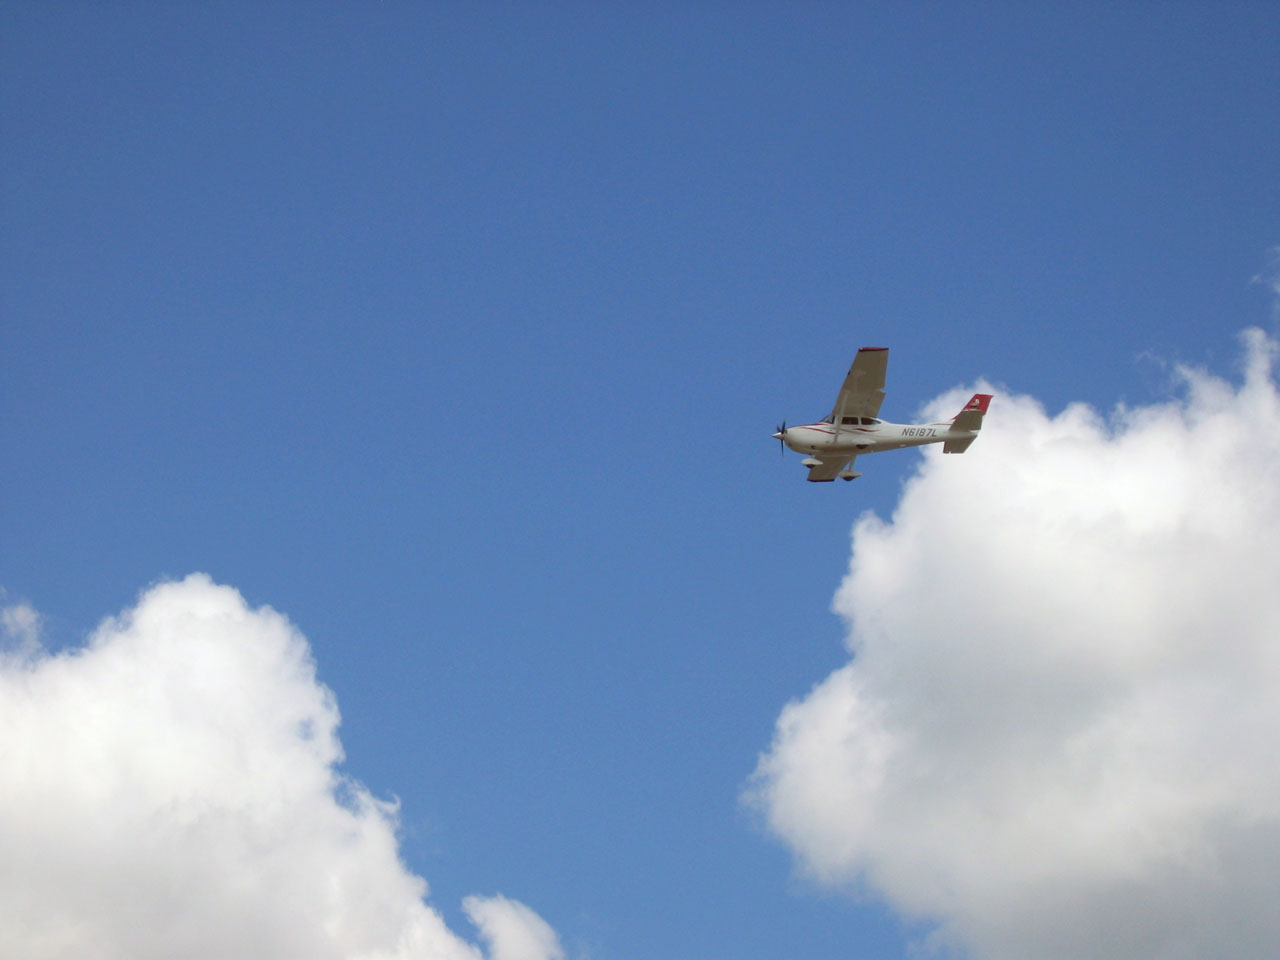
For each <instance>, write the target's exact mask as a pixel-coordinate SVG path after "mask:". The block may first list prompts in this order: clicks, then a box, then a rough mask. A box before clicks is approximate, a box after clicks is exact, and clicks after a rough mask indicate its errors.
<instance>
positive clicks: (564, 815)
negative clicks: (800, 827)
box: [0, 3, 1280, 960]
mask: <svg viewBox="0 0 1280 960" xmlns="http://www.w3.org/2000/svg"><path fill="white" fill-rule="evenodd" d="M0 17H2V18H3V20H2V22H3V27H2V28H0V45H2V46H0V143H2V144H3V145H2V146H0V174H2V176H0V182H3V184H4V186H3V206H2V207H0V224H2V226H3V230H2V231H0V243H2V244H3V250H2V254H0V289H2V290H3V294H2V296H3V302H2V304H0V309H2V311H3V320H2V328H0V338H2V339H0V407H2V410H3V421H2V423H0V431H2V433H0V446H2V447H3V450H4V468H3V471H0V585H3V587H4V588H5V589H6V590H7V592H8V597H9V598H10V599H15V598H16V599H20V600H22V601H26V602H30V603H31V604H32V605H33V606H34V607H36V608H38V609H39V610H40V611H41V612H42V614H43V616H44V618H45V623H46V626H45V643H46V645H47V646H50V647H51V648H54V649H61V648H63V647H73V646H76V645H78V644H80V643H82V642H83V638H84V637H85V635H86V634H87V633H88V632H89V631H90V630H91V629H92V628H93V626H94V625H95V624H96V623H97V622H98V621H99V620H100V619H101V618H102V617H104V616H107V615H109V614H113V613H115V612H117V611H119V610H121V609H124V608H126V607H128V606H130V605H131V604H132V603H133V602H134V601H135V599H136V597H137V595H138V593H139V591H141V590H143V589H144V588H145V587H147V586H148V585H149V584H152V583H154V582H156V581H157V580H159V579H162V578H169V577H182V576H184V575H186V574H187V573H189V572H191V571H204V572H207V573H209V574H210V575H211V576H212V577H213V578H214V579H215V580H216V581H218V582H220V583H225V584H229V585H231V586H234V587H236V588H237V589H238V590H240V591H241V592H242V593H243V594H244V596H245V597H246V598H247V599H248V600H249V602H250V603H252V604H255V605H257V604H269V605H271V606H272V607H274V608H276V609H278V610H280V611H282V612H284V613H285V614H287V615H288V616H289V617H290V618H291V620H292V621H293V622H294V623H295V624H296V625H297V626H298V627H299V628H300V629H301V630H302V631H303V632H304V633H305V634H306V636H307V638H308V640H309V641H310V643H311V645H312V648H313V651H314V655H315V658H316V661H317V664H318V669H319V675H320V679H321V680H322V681H323V682H324V683H326V684H327V685H328V686H329V687H330V688H331V689H332V690H333V691H334V693H335V694H336V696H337V699H338V703H339V706H340V708H341V711H342V717H343V721H342V727H341V737H342V741H343V744H344V747H345V749H346V753H347V761H346V764H345V770H346V771H347V772H348V773H349V774H350V775H351V776H353V777H356V778H358V779H359V780H361V781H363V782H364V783H366V784H367V785H368V786H369V787H370V789H371V790H372V791H373V792H374V794H375V795H378V796H383V797H388V796H392V795H394V796H396V797H398V798H400V801H401V804H402V807H401V818H402V832H403V839H402V855H403V856H404V858H405V860H406V862H407V863H408V865H409V866H410V868H411V869H413V870H414V871H416V872H418V873H420V874H421V875H422V876H424V877H426V878H427V880H428V881H429V883H430V884H431V887H432V895H431V899H432V902H433V903H434V904H435V905H436V906H437V907H438V908H439V909H440V910H441V911H443V912H444V914H445V915H446V917H447V918H448V919H449V920H450V923H451V925H464V924H465V921H463V920H461V919H460V918H461V912H460V908H459V906H458V904H459V903H460V902H461V900H462V898H463V897H464V896H466V895H468V894H470V893H473V892H476V891H482V892H486V893H491V892H499V891H500V892H502V893H504V894H506V895H508V896H511V897H517V898H519V899H520V900H522V901H524V902H525V903H527V904H529V905H530V906H531V907H532V908H533V909H535V910H536V911H537V912H538V913H539V914H540V915H541V916H542V917H544V918H545V919H546V920H547V921H548V922H549V923H550V924H551V925H552V926H553V927H554V928H555V929H556V931H557V932H558V933H559V935H560V937H561V938H562V940H563V942H564V944H565V946H566V949H567V950H568V951H569V953H570V954H571V955H574V956H576V955H585V954H589V955H590V956H591V957H592V958H595V960H610V958H618V960H630V958H637V960H638V958H644V957H658V956H664V957H699V958H711V957H724V958H729V957H751V956H759V957H795V958H800V957H818V956H856V957H867V958H873V957H874V958H898V957H904V956H906V955H907V951H908V942H909V940H910V939H911V938H912V937H913V936H914V935H915V930H916V928H914V927H912V926H910V925H909V924H905V925H904V923H903V921H901V920H899V919H898V917H897V916H896V915H895V914H894V913H893V912H891V911H890V910H889V909H888V908H886V907H884V906H881V905H879V904H878V903H877V902H876V901H875V899H874V898H867V897H863V898H858V897H853V898H851V897H848V896H845V895H843V894H840V893H832V892H830V891H827V890H824V889H820V888H819V887H818V886H816V885H815V884H813V883H811V882H810V881H808V880H805V879H803V878H801V877H798V876H797V875H796V874H795V873H794V871H793V866H792V862H791V858H790V854H789V853H788V852H787V850H786V849H784V847H783V845H782V844H780V843H779V842H778V841H777V840H775V839H772V838H771V837H770V836H769V835H768V834H767V833H766V832H765V830H764V829H763V827H762V826H761V824H760V823H759V822H758V820H757V818H755V817H754V816H753V815H751V814H750V813H749V812H747V811H744V809H743V807H742V806H741V804H740V801H739V795H740V793H741V791H742V789H743V785H744V783H745V782H746V781H747V779H748V777H749V776H750V775H751V773H752V770H753V769H754V768H755V765H756V760H757V756H758V754H759V753H760V752H761V751H763V750H765V749H766V748H767V747H768V745H769V742H770V738H771V736H772V731H773V727H774V723H775V721H776V719H777V717H778V713H779V711H780V710H781V708H782V707H783V705H784V704H786V703H787V702H788V701H789V700H791V699H792V698H795V697H799V696H802V695H804V694H805V693H806V692H807V691H808V690H809V689H810V687H811V686H812V685H813V684H814V683H816V682H818V681H819V680H821V679H822V678H823V677H824V676H825V675H826V674H827V673H828V672H830V671H831V670H832V669H834V668H835V667H836V666H838V665H839V664H840V663H841V662H843V661H844V659H845V654H844V652H843V650H842V647H841V640H842V638H843V635H844V628H843V626H842V624H841V622H840V620H839V619H838V618H837V617H836V616H834V615H833V614H832V613H831V612H830V604H831V600H832V595H833V593H834V591H835V589H836V587H837V586H838V585H839V583H840V581H841V578H842V577H843V575H844V574H845V572H846V569H847V567H848V562H849V536H850V529H851V526H852V524H853V523H854V521H855V519H856V518H857V517H858V516H859V514H861V513H862V512H863V511H864V510H868V509H870V510H874V511H877V512H879V513H880V514H881V515H883V516H886V517H887V516H888V515H890V514H891V513H892V511H893V509H894V506H895V504H896V502H897V500H898V497H899V494H900V493H901V490H902V483H903V481H904V479H905V478H906V477H907V476H908V475H909V474H910V472H911V471H912V470H913V469H914V465H915V463H916V462H917V455H916V454H915V453H913V452H907V453H902V454H896V455H892V456H888V457H885V458H883V459H876V460H874V461H871V462H869V463H868V464H867V465H866V467H863V468H862V469H863V471H864V473H865V476H864V477H863V479H861V480H859V481H857V482H856V483H854V484H848V485H846V484H835V485H808V484H805V483H804V482H803V474H804V471H803V468H802V467H801V466H800V465H799V463H798V458H797V457H795V456H793V455H790V454H788V456H787V457H786V458H785V459H783V458H780V457H779V455H778V452H777V449H776V441H773V440H771V439H770V437H769V434H770V433H772V432H773V430H774V428H775V424H776V423H777V422H778V421H779V420H781V419H783V418H786V419H788V420H790V421H792V422H795V421H799V420H805V419H810V418H816V417H817V416H820V415H822V414H825V413H826V412H827V411H828V409H829V406H830V403H831V402H832V400H833V398H834V393H835V390H836V389H837V387H838V385H839V382H840V378H841V376H842V375H843V373H844V371H845V369H846V368H847V365H848V363H849V360H850V358H851V357H852V355H853V352H854V351H855V350H856V348H857V347H859V346H862V345H883V346H888V347H890V348H891V350H892V353H891V357H892V359H891V361H890V368H889V383H888V396H887V399H886V401H885V405H884V408H883V414H884V415H885V416H886V417H888V418H889V419H897V420H907V419H910V418H911V417H912V416H913V415H915V414H916V413H917V411H918V409H919V407H920V406H921V405H922V404H924V403H925V402H927V401H929V400H931V399H932V398H933V397H935V396H937V395H938V394H939V393H941V392H943V391H945V390H949V389H951V388H953V387H957V386H962V385H966V386H967V385H971V384H973V383H974V382H975V381H976V380H977V378H979V377H985V378H987V379H988V380H989V381H991V382H992V383H994V384H996V385H997V387H998V388H999V387H1004V388H1007V389H1009V390H1014V391H1018V392H1021V393H1028V394H1031V395H1032V396H1035V397H1037V398H1039V399H1040V400H1041V401H1042V402H1043V403H1044V404H1045V405H1046V407H1047V408H1048V409H1049V411H1050V412H1054V411H1057V410H1059V409H1061V408H1062V407H1063V406H1065V405H1066V404H1067V403H1069V402H1072V401H1077V400H1078V401H1084V402H1087V403H1090V404H1093V405H1095V406H1097V407H1099V408H1100V409H1103V410H1106V409H1109V408H1111V407H1112V406H1113V405H1114V404H1116V403H1118V402H1121V401H1125V402H1128V403H1132V404H1141V403H1147V402H1151V401H1153V400H1159V399H1163V398H1165V397H1166V396H1167V395H1168V393H1169V390H1170V386H1169V382H1168V376H1167V369H1166V367H1165V366H1164V365H1163V363H1164V362H1166V361H1173V362H1190V363H1195V364H1199V365H1204V366H1207V367H1208V368H1210V369H1211V370H1215V371H1218V372H1220V373H1224V374H1225V373H1230V372H1231V371H1232V369H1233V365H1234V364H1235V363H1236V362H1237V354H1238V346H1237V344H1236V341H1235V334H1236V332H1237V331H1238V330H1240V329H1241V328H1242V327H1245V326H1248V325H1261V326H1264V327H1267V328H1268V329H1271V330H1273V331H1274V329H1275V321H1274V314H1273V304H1272V292H1271V290H1270V289H1269V288H1268V286H1267V285H1266V284H1264V283H1259V282H1257V280H1256V278H1257V277H1258V276H1260V275H1263V274H1265V273H1266V272H1267V271H1268V269H1270V268H1271V267H1270V264H1271V262H1272V257H1273V254H1272V253H1271V251H1272V249H1273V248H1274V247H1275V246H1276V244H1277V243H1278V242H1280V177H1278V176H1277V171H1280V124H1278V123H1277V121H1276V118H1277V117H1280V59H1278V58H1277V57H1276V55H1275V52H1276V50H1277V49H1280V21H1278V20H1277V17H1276V10H1275V7H1274V5H1271V4H1265V3H1256V4H1254V3H1238V4H1208V3H1205V4H1188V3H1173V4H1159V5H1157V4H1083V5H1072V6H1070V7H1069V8H1064V9H1059V10H1057V11H1043V10H1033V9H1031V8H1030V7H1028V6H1027V5H1021V4H1008V5H1005V4H977V5H946V6H944V5H934V4H912V5H869V4H867V5H838V4H816V3H815V4H757V3H752V4H732V5H730V4H720V3H707V4H691V5H679V4H664V3H657V4H644V3H626V4H603V5H591V4H570V3H563V4H560V3H549V4H533V5H519V4H396V3H389V4H376V5H375V4H355V3H352V4H336V3H333V4H318V5H312V4H284V3H279V4H265V5H264V4H235V3H229V4H214V5H193V4H128V5H125V4H118V5H86V4H72V3H50V4H41V5H29V4H18V3H5V4H4V5H3V7H0ZM993 402H994V404H997V405H998V404H999V403H1000V398H999V396H998V395H997V397H996V399H995V401H993ZM981 450H982V445H981V444H978V445H976V446H975V447H974V449H973V450H972V451H970V455H973V454H978V455H980V454H981ZM949 459H950V458H949Z"/></svg>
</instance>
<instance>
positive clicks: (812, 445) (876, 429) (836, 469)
mask: <svg viewBox="0 0 1280 960" xmlns="http://www.w3.org/2000/svg"><path fill="white" fill-rule="evenodd" d="M888 365H889V348H888V347H863V348H862V349H861V350H859V351H858V355H857V356H856V357H854V358H853V365H852V366H851V367H849V373H848V375H847V376H846V377H845V378H844V385H843V386H842V387H841V388H840V394H839V395H838V396H837V397H836V405H835V409H833V410H832V411H831V415H830V416H828V417H824V418H823V419H822V420H819V421H818V422H817V423H810V424H807V425H805V426H802V427H788V426H787V422H786V421H785V420H784V421H783V422H782V425H781V426H780V427H778V432H777V433H775V434H774V435H773V436H774V438H775V439H776V440H777V441H778V442H779V445H780V447H790V448H791V449H792V450H794V451H795V452H796V453H803V454H806V456H805V458H804V459H803V460H801V461H800V462H801V463H802V464H803V465H804V466H806V467H808V468H809V480H810V481H812V482H814V483H826V482H829V481H832V480H835V478H836V477H839V478H840V479H841V480H852V479H854V478H855V477H860V476H862V474H860V473H858V472H857V471H856V470H854V469H853V463H854V461H855V460H856V459H857V458H858V457H860V456H862V455H863V454H866V453H880V452H881V451H882V450H901V449H902V448H903V447H919V446H923V445H924V444H926V443H941V444H942V452H943V453H964V452H965V451H966V450H968V449H969V445H970V444H971V443H973V441H974V440H976V439H978V431H979V430H981V429H982V417H983V414H985V413H986V412H987V406H988V404H990V403H991V396H992V395H991V394H989V393H975V394H974V395H973V397H972V398H971V399H970V400H969V402H968V403H966V404H965V405H964V409H963V410H961V411H960V412H959V413H958V414H956V416H954V417H952V418H951V419H950V420H946V421H943V422H940V423H886V422H885V421H883V420H877V419H876V415H877V414H879V413H880V403H881V402H882V401H883V400H884V372H885V368H886V367H887V366H888Z"/></svg>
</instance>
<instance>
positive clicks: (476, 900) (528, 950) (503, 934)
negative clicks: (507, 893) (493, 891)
mask: <svg viewBox="0 0 1280 960" xmlns="http://www.w3.org/2000/svg"><path fill="white" fill-rule="evenodd" d="M462 907H463V909H464V910H465V911H466V913H467V916H468V917H469V918H470V919H471V922H472V923H474V924H475V925H476V927H477V928H479V930H480V937H481V939H482V940H484V942H485V943H486V944H487V945H488V947H489V955H490V957H491V958H492V960H563V958H564V951H563V950H562V949H561V948H560V941H559V939H558V938H557V937H556V934H555V931H554V930H552V929H551V927H550V926H549V925H548V924H547V922H546V921H545V920H543V919H542V918H541V917H540V916H538V915H537V914H536V913H534V912H533V911H532V910H530V909H529V908H528V907H526V906H525V905H524V904H523V903H520V902H518V901H516V900H508V899H507V898H506V897H501V896H499V897H490V898H487V899H486V898H483V897H467V899H466V900H464V901H462Z"/></svg>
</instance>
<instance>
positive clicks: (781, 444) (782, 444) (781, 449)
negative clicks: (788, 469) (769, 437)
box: [774, 420, 787, 456]
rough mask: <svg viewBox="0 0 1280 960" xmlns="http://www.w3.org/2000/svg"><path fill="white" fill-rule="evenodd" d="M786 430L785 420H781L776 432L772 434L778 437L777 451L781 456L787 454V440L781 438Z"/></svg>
mask: <svg viewBox="0 0 1280 960" xmlns="http://www.w3.org/2000/svg"><path fill="white" fill-rule="evenodd" d="M786 432H787V421H785V420H783V421H782V425H781V426H779V427H778V432H777V433H775V434H774V436H775V437H777V438H778V453H780V454H781V455H782V456H786V454H787V442H786V441H785V440H783V439H782V438H783V437H784V436H785V435H786Z"/></svg>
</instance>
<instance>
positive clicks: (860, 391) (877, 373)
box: [815, 347, 889, 469]
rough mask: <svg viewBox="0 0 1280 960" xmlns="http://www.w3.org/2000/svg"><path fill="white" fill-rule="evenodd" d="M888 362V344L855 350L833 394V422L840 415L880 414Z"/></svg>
mask: <svg viewBox="0 0 1280 960" xmlns="http://www.w3.org/2000/svg"><path fill="white" fill-rule="evenodd" d="M888 365H889V348H888V347H863V348H862V349H861V350H859V351H858V355H857V356H856V357H854V358H853V366H851V367H850V368H849V373H848V375H847V376H846V377H845V378H844V385H843V386H842V387H841V388H840V394H839V396H837V397H836V405H835V409H834V410H832V411H831V417H832V419H833V421H834V422H835V423H839V422H840V419H841V417H875V416H878V415H879V414H880V404H881V402H883V400H884V371H885V368H886V367H887V366H888ZM815 469H816V468H815Z"/></svg>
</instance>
